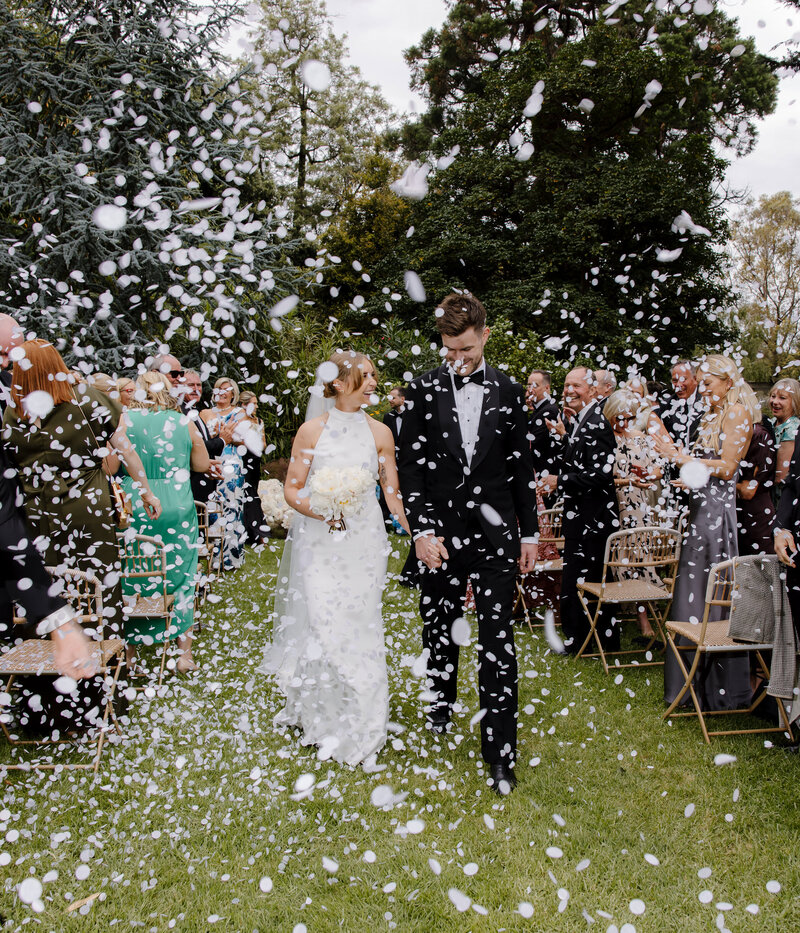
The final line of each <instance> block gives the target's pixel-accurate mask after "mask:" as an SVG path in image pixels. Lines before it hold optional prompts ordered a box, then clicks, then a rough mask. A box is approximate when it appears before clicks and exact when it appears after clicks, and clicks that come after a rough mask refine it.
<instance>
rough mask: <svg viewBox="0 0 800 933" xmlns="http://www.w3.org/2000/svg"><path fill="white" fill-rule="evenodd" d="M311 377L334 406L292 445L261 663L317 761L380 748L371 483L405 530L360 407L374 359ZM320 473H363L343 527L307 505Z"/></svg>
mask: <svg viewBox="0 0 800 933" xmlns="http://www.w3.org/2000/svg"><path fill="white" fill-rule="evenodd" d="M320 373H321V375H322V377H323V378H324V379H325V380H326V381H325V382H324V395H325V397H326V398H328V399H332V400H333V402H334V407H333V408H332V409H331V410H330V411H328V412H327V413H326V414H324V415H322V416H321V417H319V418H313V419H311V420H310V421H306V422H305V424H303V425H302V427H301V428H300V430H299V431H298V432H297V435H296V437H295V439H294V442H293V444H292V456H291V461H290V465H289V471H288V473H287V475H286V483H285V486H284V495H285V496H286V501H287V502H288V503H289V505H291V506H292V508H293V509H295V510H296V511H297V512H298V513H299V515H295V517H294V521H293V522H292V528H291V531H290V534H289V538H288V539H287V542H286V548H285V550H284V554H283V559H282V561H281V567H280V571H279V573H278V585H277V590H276V596H275V615H274V618H275V622H274V636H273V643H272V644H271V645H268V646H267V648H266V651H265V653H264V663H263V664H262V666H261V667H260V668H259V670H260V671H261V672H262V673H267V674H273V675H275V678H276V681H277V684H278V687H279V688H280V690H281V692H282V693H283V694H285V696H286V706H285V707H284V708H283V710H281V712H280V713H278V715H277V716H276V718H275V722H276V724H277V725H289V726H299V727H300V728H301V729H302V730H303V738H302V742H303V744H304V745H316V746H318V747H319V752H318V757H319V758H320V759H323V760H325V759H329V758H333V759H334V760H336V761H338V762H341V763H344V764H348V765H358V764H359V763H361V762H364V761H365V760H367V759H371V758H373V756H375V755H376V754H377V753H378V752H379V751H380V750H381V748H383V746H384V744H385V742H386V727H387V723H388V718H389V688H388V678H387V670H386V655H385V648H384V641H383V620H382V617H381V597H382V592H383V587H384V582H385V578H386V563H387V558H388V552H389V547H388V539H387V536H386V531H385V527H384V523H383V516H382V513H381V509H380V505H379V504H378V499H377V497H376V495H375V483H376V482H380V484H381V487H382V489H383V492H384V496H385V498H386V503H387V505H388V506H389V509H390V510H391V512H392V513H393V514H395V515H396V516H397V518H398V520H399V522H400V523H401V524H402V526H403V527H404V528H405V529H406V531H408V522H407V521H406V517H405V513H404V511H403V506H402V502H401V500H400V496H399V494H398V479H397V467H396V465H395V456H394V438H393V436H392V433H391V431H390V430H389V428H388V427H387V426H386V425H384V424H382V423H381V422H379V421H375V420H374V419H373V418H370V417H369V416H368V415H367V414H366V413H365V412H364V411H363V410H362V408H363V407H364V406H365V405H368V404H370V401H371V398H372V396H373V393H374V392H375V388H376V386H377V381H376V378H375V367H374V366H373V365H372V361H371V360H370V359H369V358H368V357H366V356H364V355H363V354H361V353H355V352H353V351H351V350H350V351H345V352H339V353H335V354H334V355H333V356H332V357H331V359H330V361H329V362H328V363H323V364H322V366H321V367H320ZM327 380H329V381H327ZM322 470H326V472H325V473H324V474H322V476H320V477H318V480H321V479H322V478H325V479H327V480H329V481H331V479H332V478H333V481H334V482H335V480H336V477H337V476H342V472H343V471H347V475H348V476H351V477H352V476H354V475H355V476H356V477H361V478H362V480H363V481H362V489H361V491H360V493H359V495H358V498H357V500H356V502H355V506H354V507H351V508H350V509H348V513H347V515H346V517H345V521H344V524H345V525H346V530H339V528H340V524H341V523H340V522H337V520H336V519H335V518H334V517H330V518H329V519H328V520H326V519H325V518H323V516H322V515H320V514H317V513H315V512H314V511H313V510H312V498H313V497H314V496H315V492H314V489H315V479H314V477H315V474H319V473H320V471H322ZM362 471H367V472H366V473H364V472H362ZM314 504H315V505H317V507H319V506H318V503H317V501H316V500H315V503H314Z"/></svg>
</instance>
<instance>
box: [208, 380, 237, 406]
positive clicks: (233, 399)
mask: <svg viewBox="0 0 800 933" xmlns="http://www.w3.org/2000/svg"><path fill="white" fill-rule="evenodd" d="M222 386H230V387H231V392H232V395H231V405H238V404H239V386H238V385H237V383H236V382H234V381H233V379H229V378H228V377H227V376H220V377H219V379H217V381H216V382H215V383H214V393H213V395H214V399H213V401H214V403H215V404H216V401H217V397H218V396H217V389H220V388H222Z"/></svg>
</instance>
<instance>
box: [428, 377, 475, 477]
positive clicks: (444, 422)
mask: <svg viewBox="0 0 800 933" xmlns="http://www.w3.org/2000/svg"><path fill="white" fill-rule="evenodd" d="M433 391H434V392H435V393H436V408H437V412H438V415H439V424H440V425H441V428H442V439H443V440H444V442H445V445H446V447H447V449H448V450H449V451H450V453H451V454H452V455H453V456H454V457H455V458H456V460H458V461H459V463H461V464H462V465H464V466H466V464H467V461H466V458H465V456H464V440H463V438H462V437H461V427H460V425H459V423H458V412H457V411H456V400H455V398H454V397H453V380H452V379H451V378H450V372H449V370H448V369H447V367H446V366H442V367H441V368H440V369H439V371H438V373H437V374H436V376H435V377H434V380H433Z"/></svg>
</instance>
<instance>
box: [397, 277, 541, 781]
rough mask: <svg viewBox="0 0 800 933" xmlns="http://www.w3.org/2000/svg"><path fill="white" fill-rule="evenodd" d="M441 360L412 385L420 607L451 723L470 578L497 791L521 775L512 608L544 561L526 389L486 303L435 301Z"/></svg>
mask: <svg viewBox="0 0 800 933" xmlns="http://www.w3.org/2000/svg"><path fill="white" fill-rule="evenodd" d="M436 326H437V328H438V330H439V333H440V334H441V340H442V346H443V347H444V350H445V363H444V365H442V366H440V367H439V368H438V369H434V370H432V371H431V372H428V373H425V375H423V376H420V377H419V378H417V379H415V380H414V381H413V382H412V383H411V385H410V386H409V387H408V390H407V392H406V411H405V414H404V415H403V428H402V431H401V432H400V461H399V466H400V487H401V491H402V494H403V504H404V507H405V510H406V514H407V516H408V520H409V524H410V526H411V532H412V536H413V538H414V541H415V550H416V554H417V557H418V558H419V560H420V561H421V562H422V563H423V564H424V565H425V566H424V567H423V568H422V578H421V583H420V588H421V590H422V594H421V600H420V615H421V616H422V620H423V630H422V638H423V644H424V647H425V649H426V650H427V652H428V677H429V680H430V684H431V691H432V694H433V700H432V702H431V708H430V710H429V713H428V721H429V724H430V727H431V728H432V729H433V730H434V731H436V732H444V731H445V730H446V729H447V724H448V722H449V720H450V716H451V712H452V708H453V703H454V702H455V699H456V694H457V674H458V653H459V651H458V649H459V645H460V644H463V643H464V642H465V638H466V632H465V631H464V624H463V620H462V616H463V600H464V595H465V592H466V588H467V581H468V580H471V581H472V588H473V592H474V594H475V607H476V612H477V616H478V642H479V644H478V679H479V695H480V706H481V710H482V712H483V713H484V715H483V718H482V719H481V752H482V754H483V758H484V760H485V761H486V762H487V764H488V765H489V768H490V771H491V784H492V787H493V788H494V790H495V791H496V792H497V793H508V792H509V791H510V790H511V788H512V787H513V786H514V784H515V783H516V781H515V778H514V771H513V767H514V762H515V759H516V749H517V661H516V656H515V653H514V634H513V627H512V620H511V616H512V611H513V606H514V597H515V590H516V575H517V569H518V568H519V569H520V570H521V571H522V572H523V573H527V572H528V571H529V570H530V569H531V568H532V566H533V564H534V562H535V560H536V547H537V546H536V535H537V533H538V522H537V517H536V496H535V479H534V473H533V463H532V460H531V454H530V445H529V443H528V440H527V418H526V414H525V407H524V400H523V394H522V390H521V388H519V387H518V386H515V385H514V384H513V383H512V382H511V381H510V380H509V379H508V378H507V377H506V376H505V375H503V374H502V373H500V372H498V371H497V370H495V369H493V368H492V367H490V366H488V365H487V364H486V362H485V360H484V358H483V349H484V346H485V344H486V340H487V339H488V337H489V328H488V327H487V326H486V310H485V309H484V307H483V305H482V304H481V302H480V301H478V299H477V298H475V297H474V296H472V295H470V294H468V293H464V294H452V295H448V297H447V298H445V300H444V301H443V302H442V304H441V306H440V308H438V309H437V318H436Z"/></svg>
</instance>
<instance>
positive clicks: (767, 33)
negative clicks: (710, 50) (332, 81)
mask: <svg viewBox="0 0 800 933" xmlns="http://www.w3.org/2000/svg"><path fill="white" fill-rule="evenodd" d="M719 5H720V6H721V7H723V8H724V9H725V10H726V11H727V12H728V14H729V15H730V16H735V17H737V18H738V19H739V23H740V31H741V32H742V33H744V34H745V35H752V36H754V37H755V38H756V42H757V44H758V47H759V48H760V49H761V50H762V51H769V50H770V49H771V48H772V47H773V46H775V45H777V44H778V43H780V42H783V41H785V40H787V39H789V38H791V37H792V36H794V37H795V39H797V38H800V14H796V15H795V17H794V21H792V12H793V11H792V10H791V9H790V8H789V7H786V6H784V5H783V4H781V3H780V2H778V0H721V2H720V4H719ZM327 7H328V12H329V13H330V15H331V17H332V18H333V21H334V29H335V31H336V32H337V33H338V34H342V33H347V35H348V43H349V47H350V59H351V61H352V63H353V64H354V65H357V66H358V68H359V69H360V70H361V72H362V74H363V75H364V77H365V78H366V79H367V80H368V81H370V82H371V83H373V84H377V85H378V86H379V87H380V88H381V90H382V91H383V94H384V96H385V97H386V99H387V100H388V101H389V103H390V104H391V105H392V106H393V107H394V108H395V109H396V110H397V111H400V112H403V111H408V110H413V109H414V108H416V109H417V110H419V109H422V107H423V103H422V101H421V99H420V98H419V97H417V96H416V95H414V94H413V93H412V91H411V89H410V88H409V72H408V68H407V67H406V64H405V62H404V61H403V50H404V49H406V48H408V47H409V46H410V45H414V44H415V43H416V42H418V41H419V39H420V37H421V36H422V34H423V33H424V32H425V30H426V29H429V28H431V27H437V26H440V25H441V23H442V22H443V20H444V18H445V15H446V7H445V4H444V0H327ZM798 111H800V77H797V76H795V77H792V78H786V79H784V80H783V81H782V82H781V90H780V98H779V102H778V107H777V110H776V112H775V113H774V114H773V115H771V116H769V117H767V119H766V120H764V121H763V123H762V124H761V125H760V128H759V141H758V145H757V147H756V149H755V150H754V152H753V153H751V155H749V156H747V157H746V158H744V159H740V160H738V161H736V162H735V163H734V164H733V165H732V166H731V170H730V173H729V181H730V182H731V183H732V184H733V185H735V186H736V187H737V188H748V189H749V190H750V191H751V192H752V193H753V194H755V195H760V194H772V193H773V192H775V191H780V190H783V189H786V190H789V191H792V192H793V193H794V195H795V196H796V197H800V146H799V145H798V138H799V137H800V132H798V123H797V121H798Z"/></svg>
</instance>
